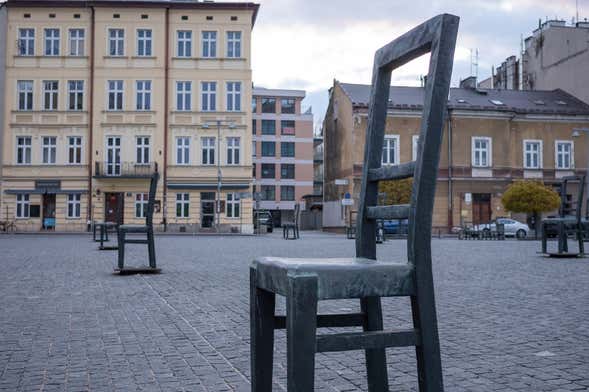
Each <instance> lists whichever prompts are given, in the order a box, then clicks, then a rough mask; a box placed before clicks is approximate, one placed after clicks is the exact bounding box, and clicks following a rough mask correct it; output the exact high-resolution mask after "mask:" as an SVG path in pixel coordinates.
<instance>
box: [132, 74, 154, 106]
mask: <svg viewBox="0 0 589 392" xmlns="http://www.w3.org/2000/svg"><path fill="white" fill-rule="evenodd" d="M151 86H152V83H151V80H136V81H135V109H136V110H141V111H150V110H151Z"/></svg>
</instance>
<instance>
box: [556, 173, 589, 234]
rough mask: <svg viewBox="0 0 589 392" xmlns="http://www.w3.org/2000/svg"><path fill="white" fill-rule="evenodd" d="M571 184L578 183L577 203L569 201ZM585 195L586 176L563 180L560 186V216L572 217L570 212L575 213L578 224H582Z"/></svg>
mask: <svg viewBox="0 0 589 392" xmlns="http://www.w3.org/2000/svg"><path fill="white" fill-rule="evenodd" d="M571 183H576V184H577V186H578V189H577V199H576V201H572V202H569V201H568V200H567V194H568V192H567V191H568V190H569V189H568V188H569V185H570V184H571ZM584 194H585V176H567V177H563V178H562V183H561V185H560V211H559V213H560V216H561V217H564V216H570V215H573V214H570V212H573V211H574V216H575V218H576V220H577V223H579V222H581V217H582V210H583V196H584Z"/></svg>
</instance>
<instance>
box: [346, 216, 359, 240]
mask: <svg viewBox="0 0 589 392" xmlns="http://www.w3.org/2000/svg"><path fill="white" fill-rule="evenodd" d="M357 215H358V211H355V210H350V212H349V213H348V225H347V226H346V238H347V239H349V240H353V239H355V238H356V216H357Z"/></svg>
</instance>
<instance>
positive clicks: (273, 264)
mask: <svg viewBox="0 0 589 392" xmlns="http://www.w3.org/2000/svg"><path fill="white" fill-rule="evenodd" d="M458 21H459V18H458V17H456V16H453V15H448V14H444V15H439V16H437V17H435V18H432V19H430V20H429V21H427V22H425V23H423V24H422V25H420V26H418V27H416V28H415V29H413V30H411V31H410V32H408V33H406V34H404V35H403V36H401V37H399V38H397V39H396V40H394V41H393V42H391V43H389V44H388V45H386V46H384V47H383V48H382V49H380V50H378V51H377V52H376V55H375V60H374V70H373V79H372V91H371V98H370V106H369V115H368V129H367V132H366V145H365V150H364V151H365V152H364V167H363V178H362V189H361V194H360V205H359V209H358V219H357V232H356V258H349V259H288V258H276V257H268V258H261V259H258V260H255V261H254V263H253V264H252V266H251V269H250V289H251V297H250V311H251V314H250V317H251V319H250V320H251V369H252V370H251V371H252V391H254V392H270V391H271V390H272V361H273V345H274V329H278V328H286V336H287V368H288V369H287V385H288V388H287V389H288V391H289V392H294V391H300V392H303V391H304V392H310V391H313V389H314V369H315V354H316V353H317V352H329V351H347V350H358V349H363V350H365V353H366V368H367V376H368V390H369V391H370V392H376V391H388V390H389V387H388V376H387V364H386V356H385V348H387V347H404V346H415V350H416V356H417V367H418V380H419V389H420V391H442V390H443V383H442V368H441V360H440V348H439V339H438V330H437V318H436V308H435V301H434V287H433V278H432V268H431V226H432V213H433V204H434V195H435V187H436V180H437V172H438V164H439V157H440V146H441V143H442V132H443V121H444V115H445V111H446V105H447V100H448V92H449V87H450V78H451V74H452V63H453V57H454V48H455V43H456V35H457V32H458ZM428 52H431V58H430V66H429V75H428V78H427V83H426V86H425V100H424V105H423V114H422V121H421V133H420V138H419V146H418V157H417V160H416V161H414V162H409V163H403V164H399V165H394V166H385V167H383V166H382V148H383V139H384V129H385V121H386V116H387V108H388V103H389V89H390V81H391V72H392V71H393V69H395V68H398V67H400V66H401V65H403V64H406V63H407V62H409V61H411V60H413V59H415V58H417V57H419V56H421V55H423V54H425V53H428ZM393 98H394V97H393ZM408 177H414V181H413V193H412V198H411V204H410V205H393V206H378V205H377V197H378V182H379V181H382V180H389V179H401V178H408ZM405 218H408V219H409V234H408V241H407V248H408V252H407V253H408V263H395V264H393V263H384V262H379V261H377V260H376V235H375V234H376V226H377V221H378V220H379V219H405ZM276 294H280V295H283V296H285V297H286V317H284V316H276V315H275V296H276ZM396 296H409V297H410V298H411V308H412V314H413V325H414V328H413V329H408V330H401V331H384V330H383V317H382V309H381V302H380V301H381V300H380V298H381V297H396ZM350 298H357V299H360V305H361V312H360V313H354V314H337V315H317V302H318V301H320V300H327V299H350ZM352 326H356V327H363V332H353V333H349V332H348V333H339V334H327V335H316V330H317V328H322V327H352Z"/></svg>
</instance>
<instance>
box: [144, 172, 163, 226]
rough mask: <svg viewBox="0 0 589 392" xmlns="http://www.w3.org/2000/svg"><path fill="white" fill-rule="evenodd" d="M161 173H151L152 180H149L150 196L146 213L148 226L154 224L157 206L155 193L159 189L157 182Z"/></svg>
mask: <svg viewBox="0 0 589 392" xmlns="http://www.w3.org/2000/svg"><path fill="white" fill-rule="evenodd" d="M159 177H160V175H159V173H157V172H155V173H153V174H152V175H151V180H150V181H149V196H148V199H147V214H145V224H146V225H147V226H152V225H153V210H154V208H155V193H156V191H157V182H158V179H159Z"/></svg>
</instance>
